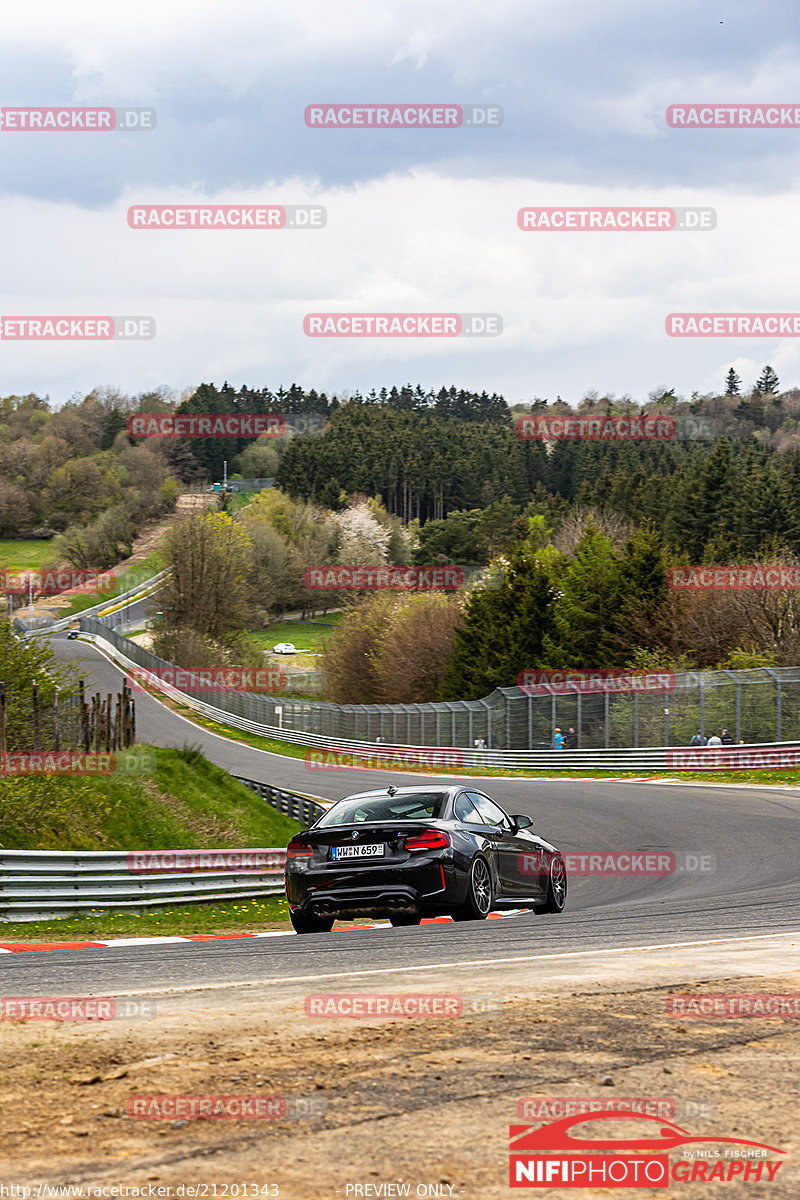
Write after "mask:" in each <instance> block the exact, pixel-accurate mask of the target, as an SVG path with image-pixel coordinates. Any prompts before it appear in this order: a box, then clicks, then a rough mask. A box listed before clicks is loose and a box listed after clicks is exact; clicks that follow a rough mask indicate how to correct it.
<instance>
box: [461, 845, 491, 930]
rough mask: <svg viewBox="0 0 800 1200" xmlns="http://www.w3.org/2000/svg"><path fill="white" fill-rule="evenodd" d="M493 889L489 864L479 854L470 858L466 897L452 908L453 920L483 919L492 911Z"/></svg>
mask: <svg viewBox="0 0 800 1200" xmlns="http://www.w3.org/2000/svg"><path fill="white" fill-rule="evenodd" d="M493 899H494V889H493V888H492V874H491V871H490V870H489V864H488V863H487V861H486V859H485V858H483V857H482V856H481V855H480V854H477V855H476V856H475V858H473V860H472V865H471V866H470V869H469V883H468V884H467V898H466V900H465V901H464V903H463V904H461V905H459V907H458V908H456V909H454V910H453V920H454V921H485V920H486V918H487V917H488V915H489V913H490V912H491V911H492V901H493Z"/></svg>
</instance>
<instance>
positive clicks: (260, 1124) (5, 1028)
mask: <svg viewBox="0 0 800 1200" xmlns="http://www.w3.org/2000/svg"><path fill="white" fill-rule="evenodd" d="M361 982H362V985H361V986H357V987H351V988H350V989H349V990H350V991H358V992H359V993H365V992H367V991H368V990H369V989H368V988H367V987H364V986H363V981H361ZM404 983H405V984H407V983H408V981H404ZM487 984H488V986H486V985H487ZM501 986H502V987H503V989H504V990H503V994H502V995H501V994H500V988H501ZM412 987H414V988H415V989H416V990H417V991H421V990H423V989H421V988H419V987H418V986H417V985H416V984H414V983H412V984H411V986H410V987H408V986H404V987H398V982H397V979H396V977H395V979H394V981H393V983H392V984H391V986H389V987H387V986H384V985H383V983H382V984H381V985H380V986H379V987H376V988H373V989H372V990H373V991H376V992H380V994H381V995H385V994H387V993H389V992H392V993H398V992H401V991H403V992H408V991H410V990H411V988H412ZM456 989H457V990H456ZM4 990H5V989H4ZM336 990H337V992H342V991H344V990H345V989H344V988H343V987H341V986H340V985H339V984H337V987H336ZM424 990H425V991H426V992H427V991H430V990H431V989H430V988H429V987H427V986H426V988H425V989H424ZM436 990H437V992H438V993H447V994H450V995H457V996H458V998H459V999H460V1001H461V1005H462V1012H461V1015H459V1016H457V1017H455V1018H454V1019H449V1018H435V1017H426V1018H424V1019H423V1018H419V1019H408V1018H399V1019H391V1018H388V1019H387V1018H383V1019H381V1018H377V1017H374V1016H373V1017H368V1018H364V1019H359V1020H355V1019H337V1018H331V1017H315V1016H309V1015H306V1004H305V996H306V995H307V994H308V991H309V988H308V985H304V986H299V987H298V986H295V987H294V989H293V990H291V991H287V990H286V989H284V990H283V991H280V990H276V991H271V990H269V989H267V990H266V992H265V991H263V990H262V991H261V993H260V994H258V993H257V992H256V991H255V989H252V988H242V989H235V988H234V989H231V990H230V991H228V992H227V993H226V992H225V991H219V990H217V991H214V992H213V993H209V994H206V993H202V992H201V993H198V992H190V993H189V994H187V995H180V994H167V995H165V996H163V997H157V998H156V1003H157V1010H158V1011H157V1014H156V1015H155V1016H151V1017H150V1018H149V1019H145V1018H128V1019H122V1018H121V1019H117V1020H113V1021H104V1022H102V1023H98V1022H93V1023H91V1024H90V1023H74V1022H72V1023H64V1022H59V1023H55V1022H52V1021H48V1022H45V1021H32V1020H31V1021H24V1022H23V1021H13V1022H12V1021H8V1020H5V1021H2V1022H0V1101H2V1105H1V1106H0V1145H1V1146H2V1149H1V1150H0V1180H1V1181H2V1182H3V1183H5V1184H9V1183H14V1184H17V1185H23V1186H32V1187H34V1191H33V1192H32V1193H31V1195H32V1196H33V1197H36V1195H37V1193H36V1191H35V1186H36V1185H37V1184H38V1183H40V1182H42V1181H46V1182H47V1183H49V1184H54V1185H55V1184H60V1185H63V1184H73V1185H79V1186H80V1190H75V1191H73V1192H72V1193H71V1194H72V1195H73V1196H76V1197H77V1196H80V1195H83V1196H86V1197H89V1196H91V1195H92V1192H91V1191H90V1190H89V1189H90V1187H95V1188H96V1187H100V1186H103V1185H106V1186H107V1187H111V1186H114V1185H126V1186H128V1187H139V1188H146V1189H153V1190H152V1191H151V1193H149V1194H152V1195H159V1194H160V1195H161V1196H162V1197H181V1196H186V1195H192V1194H194V1195H198V1196H203V1195H207V1196H224V1197H228V1196H235V1195H239V1196H245V1195H249V1196H255V1195H263V1196H267V1195H278V1196H280V1197H282V1198H284V1200H287V1198H291V1200H329V1198H333V1197H342V1198H346V1197H349V1196H352V1197H354V1198H355V1197H376V1196H397V1195H404V1194H405V1195H409V1196H426V1197H432V1196H436V1197H439V1196H447V1197H449V1196H458V1197H474V1198H475V1200H494V1198H496V1197H508V1196H509V1195H514V1194H519V1192H518V1191H517V1190H516V1189H514V1190H513V1191H512V1190H511V1189H510V1188H509V1183H508V1138H509V1125H510V1124H533V1125H542V1124H544V1123H546V1121H547V1120H554V1119H556V1117H558V1116H560V1115H563V1114H562V1112H561V1109H560V1108H559V1106H558V1098H565V1097H572V1098H576V1099H577V1098H584V1099H586V1100H587V1101H588V1100H592V1101H593V1102H595V1103H596V1102H597V1101H598V1100H599V1101H601V1102H603V1103H606V1104H610V1105H613V1104H615V1103H617V1102H619V1103H620V1104H622V1102H623V1100H626V1099H631V1098H634V1099H638V1100H643V1099H644V1098H650V1100H649V1111H650V1112H651V1113H652V1112H655V1113H656V1114H657V1115H661V1116H666V1117H668V1119H669V1120H671V1121H673V1122H674V1123H676V1124H677V1125H679V1126H681V1127H682V1128H684V1129H687V1130H689V1131H690V1132H691V1133H692V1134H693V1135H694V1136H711V1135H716V1136H718V1137H734V1138H736V1137H738V1138H745V1139H749V1140H752V1141H757V1142H765V1143H768V1144H769V1145H771V1146H776V1147H779V1148H781V1149H782V1150H784V1151H786V1154H785V1155H784V1156H776V1155H773V1156H772V1158H773V1160H777V1159H778V1158H779V1157H780V1160H781V1166H780V1168H779V1169H778V1171H777V1173H776V1175H775V1178H774V1180H773V1182H771V1183H770V1184H767V1183H766V1182H763V1181H762V1182H760V1183H755V1182H753V1181H749V1182H748V1183H747V1184H745V1183H744V1182H742V1181H741V1180H737V1181H736V1182H734V1184H733V1185H729V1184H728V1183H723V1182H710V1181H706V1182H700V1181H695V1182H694V1183H691V1182H686V1183H683V1182H671V1183H670V1186H669V1189H668V1193H667V1194H669V1195H671V1196H680V1197H683V1196H708V1197H716V1196H722V1195H731V1194H732V1193H733V1191H734V1189H735V1193H736V1194H739V1193H741V1192H742V1190H743V1189H744V1190H745V1191H746V1192H752V1194H753V1195H762V1194H765V1192H764V1189H765V1188H767V1189H768V1190H767V1191H766V1194H767V1195H769V1196H770V1197H776V1198H781V1200H784V1198H786V1200H789V1198H790V1197H791V1198H792V1200H794V1198H795V1197H796V1196H797V1195H798V1194H800V1172H799V1171H798V1155H799V1154H800V1146H798V1121H797V1117H798V1112H800V1098H799V1096H798V1092H799V1089H800V1083H799V1082H798V1070H797V1068H798V1063H799V1062H800V1022H798V1021H797V1020H790V1019H763V1018H762V1019H756V1020H743V1019H738V1020H723V1019H712V1020H705V1019H704V1020H687V1019H678V1018H675V1017H673V1016H670V1015H668V1013H667V1011H666V1008H667V1006H666V1000H667V997H668V996H669V995H670V994H672V993H675V992H682V993H685V992H696V993H698V994H700V993H708V992H714V993H742V992H746V993H756V992H759V993H760V992H764V993H797V992H799V991H800V972H793V973H790V974H781V975H769V976H753V975H749V976H748V977H747V978H746V979H743V978H741V977H730V978H727V979H726V978H714V979H713V981H712V982H711V983H709V982H708V981H706V982H705V983H701V982H699V981H698V979H697V976H696V975H695V977H694V978H683V977H681V975H680V974H679V973H678V972H676V974H675V977H674V978H673V980H672V981H671V982H670V983H669V984H668V985H664V984H663V983H661V984H659V985H657V986H653V985H652V983H647V981H646V980H642V979H631V980H630V981H629V982H628V983H626V984H624V985H622V986H620V985H619V984H617V985H614V984H613V983H609V982H607V981H601V982H599V983H592V984H590V985H588V986H584V987H583V988H579V987H577V986H574V985H573V987H572V988H569V986H568V985H566V984H564V983H562V984H555V985H552V986H551V985H550V984H549V983H548V984H547V986H546V987H541V988H540V987H536V986H535V984H530V985H529V986H528V987H527V988H525V989H522V990H520V989H519V988H518V987H517V988H516V991H512V990H509V989H508V987H506V986H505V985H504V981H503V979H502V973H499V974H498V975H497V976H495V975H494V974H493V976H492V977H491V978H490V979H488V980H484V981H483V985H482V986H481V987H480V988H475V987H474V986H470V987H468V988H466V987H464V985H463V980H460V981H455V985H454V986H450V987H439V988H437V989H436ZM17 994H19V991H17ZM131 1002H132V1001H131V1000H130V999H129V1000H128V1003H131ZM136 1002H137V1003H138V1004H142V1003H146V998H144V999H143V998H142V997H137V998H136ZM174 1094H181V1095H192V1096H220V1095H224V1096H237V1097H242V1096H257V1097H259V1098H261V1099H262V1107H263V1108H264V1109H265V1110H268V1109H269V1107H270V1106H269V1104H268V1103H267V1102H266V1101H265V1100H264V1099H263V1098H264V1097H266V1098H268V1099H269V1098H270V1097H281V1098H283V1100H284V1101H285V1112H282V1115H276V1116H274V1117H271V1118H267V1119H211V1120H209V1119H203V1120H197V1119H188V1120H187V1119H182V1118H180V1117H174V1116H173V1115H172V1114H171V1112H170V1115H168V1116H167V1117H158V1118H152V1117H151V1118H137V1117H135V1116H131V1115H129V1105H130V1104H132V1103H133V1098H134V1097H142V1096H164V1095H174ZM526 1098H527V1101H528V1108H527V1109H524V1108H523V1109H522V1110H520V1107H519V1106H520V1102H523V1104H524V1103H525V1101H526ZM161 1103H162V1102H159V1104H161ZM140 1104H141V1101H140ZM654 1104H657V1105H659V1107H658V1108H656V1109H653V1105H654ZM531 1105H534V1106H535V1107H534V1108H533V1109H532V1108H531V1107H530V1106H531ZM276 1106H277V1108H282V1105H281V1104H280V1103H278V1102H273V1110H274V1109H275V1108H276ZM645 1111H647V1109H645ZM534 1112H535V1113H538V1114H539V1115H538V1116H534V1115H533V1114H534ZM545 1113H547V1114H549V1115H548V1116H545V1115H543V1114H545ZM612 1124H613V1126H614V1128H613V1131H612V1130H611V1125H612ZM629 1125H630V1128H629ZM609 1132H613V1135H614V1136H619V1135H620V1133H622V1134H623V1135H624V1134H628V1135H636V1136H641V1130H640V1129H639V1128H635V1127H634V1126H633V1123H632V1122H631V1123H629V1122H627V1121H625V1122H621V1121H615V1122H613V1123H612V1122H610V1121H609V1122H604V1123H603V1125H602V1126H600V1127H597V1128H595V1129H594V1130H593V1131H592V1132H591V1134H590V1136H605V1135H607V1134H608V1133H609ZM681 1153H683V1152H682V1151H677V1150H674V1151H673V1152H672V1161H673V1162H675V1161H677V1157H678V1156H679V1155H680V1154H681ZM705 1166H706V1164H705V1163H704V1164H703V1166H702V1168H701V1170H705ZM709 1169H710V1168H709ZM245 1184H246V1185H247V1189H245V1188H244V1185H245ZM181 1185H182V1186H183V1191H180V1190H179V1189H180V1187H181ZM191 1185H200V1189H199V1190H197V1191H195V1192H194V1193H192V1192H190V1191H189V1190H187V1189H189V1187H190V1186H191ZM388 1185H393V1188H395V1189H396V1188H398V1187H399V1188H400V1189H401V1190H393V1188H392V1187H388ZM237 1186H238V1188H239V1190H238V1192H237V1191H236V1190H235V1188H236V1187H237ZM406 1186H407V1187H408V1191H403V1190H402V1189H403V1188H404V1187H406ZM203 1187H205V1191H203V1190H202V1189H203ZM276 1187H277V1191H276V1190H275V1188H276ZM158 1188H164V1189H166V1188H170V1189H171V1190H170V1191H167V1190H163V1191H161V1192H160V1193H159V1192H158V1190H157V1189H158ZM565 1191H566V1189H547V1188H541V1187H540V1188H538V1189H537V1194H539V1195H547V1196H563V1195H564V1194H565ZM2 1194H3V1195H8V1194H9V1193H5V1192H4V1193H2ZM20 1194H21V1193H20ZM94 1194H95V1195H98V1194H99V1193H97V1192H95V1193H94ZM105 1194H106V1195H109V1194H111V1193H109V1192H108V1191H106V1193H105ZM128 1194H129V1195H131V1194H134V1195H135V1194H136V1193H131V1192H129V1193H128ZM144 1194H148V1193H147V1192H146V1193H144ZM579 1194H582V1195H584V1196H587V1197H589V1196H595V1195H606V1196H607V1195H610V1194H611V1193H610V1192H609V1191H608V1190H605V1191H597V1190H595V1189H583V1190H582V1192H581V1193H579ZM626 1194H628V1195H633V1196H636V1195H639V1194H640V1189H633V1190H626ZM650 1194H658V1193H657V1192H656V1193H650ZM662 1194H663V1193H662ZM39 1195H40V1196H42V1197H44V1196H46V1195H48V1193H47V1192H40V1193H39Z"/></svg>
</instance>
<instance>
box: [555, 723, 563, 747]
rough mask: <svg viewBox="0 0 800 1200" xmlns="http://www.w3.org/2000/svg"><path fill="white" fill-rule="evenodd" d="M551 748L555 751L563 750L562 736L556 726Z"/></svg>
mask: <svg viewBox="0 0 800 1200" xmlns="http://www.w3.org/2000/svg"><path fill="white" fill-rule="evenodd" d="M553 748H554V749H555V750H563V749H564V735H563V733H562V732H561V730H560V729H559V728H558V726H556V729H555V737H554V738H553Z"/></svg>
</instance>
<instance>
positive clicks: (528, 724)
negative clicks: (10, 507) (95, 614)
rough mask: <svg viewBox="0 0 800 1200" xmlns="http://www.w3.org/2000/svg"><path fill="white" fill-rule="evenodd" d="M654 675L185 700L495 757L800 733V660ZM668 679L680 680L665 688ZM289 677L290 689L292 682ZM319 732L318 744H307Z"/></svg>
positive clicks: (125, 644) (294, 728) (238, 720)
mask: <svg viewBox="0 0 800 1200" xmlns="http://www.w3.org/2000/svg"><path fill="white" fill-rule="evenodd" d="M81 629H82V630H83V631H84V632H86V633H91V634H93V635H94V636H95V638H98V639H100V640H101V641H102V642H103V643H104V644H105V646H106V648H107V649H108V652H109V653H110V654H111V655H112V657H113V656H114V651H119V653H120V654H121V655H123V656H124V661H125V662H126V663H127V664H128V665H129V666H130V665H131V664H135V665H136V666H138V667H143V668H144V669H145V670H147V671H150V672H152V673H153V674H156V675H158V674H160V673H164V672H165V671H166V672H167V674H168V675H169V674H170V673H172V672H173V671H174V670H175V666H174V664H173V663H169V662H166V661H165V660H164V659H161V658H158V657H157V656H156V655H155V654H153V653H152V652H151V651H150V650H147V649H146V648H145V647H144V646H139V645H137V644H136V643H135V642H131V641H128V640H126V639H125V638H122V637H119V636H118V635H117V634H116V633H115V631H114V630H112V629H109V628H108V627H107V623H106V621H105V620H102V619H101V620H97V621H95V620H91V619H84V620H82V621H81ZM112 648H113V649H112ZM118 661H120V662H121V661H123V660H122V659H119V660H118ZM650 678H651V679H653V680H654V682H655V683H656V684H658V686H656V687H652V688H650V687H648V688H647V689H641V688H631V689H628V690H627V691H626V690H624V689H620V690H619V691H618V692H613V691H609V690H605V691H603V690H600V691H594V692H592V691H586V692H583V691H582V690H581V689H580V688H577V687H572V688H570V686H568V685H564V686H554V687H550V686H549V685H541V686H540V687H539V689H538V690H536V691H531V690H530V689H527V690H526V689H525V688H520V687H498V688H495V690H494V691H493V692H491V693H490V694H489V695H488V696H485V697H484V698H483V699H482V700H449V701H431V702H430V703H425V704H422V703H420V704H338V703H333V702H330V701H322V700H313V699H299V698H296V697H292V696H291V695H288V696H286V695H280V694H276V695H263V694H257V693H254V692H245V691H216V692H214V691H203V693H202V696H200V695H198V693H197V692H191V691H185V692H183V691H182V692H180V693H177V692H176V693H175V696H176V698H182V701H183V702H184V703H186V704H187V705H189V706H190V707H195V708H196V710H197V711H198V712H202V711H204V710H203V708H202V707H200V703H203V704H206V708H207V709H208V710H209V715H213V716H214V719H215V720H221V721H223V722H224V723H226V724H228V725H233V726H235V727H236V728H239V729H247V730H252V731H254V732H256V733H259V732H262V731H269V733H268V734H267V736H274V737H278V738H280V739H282V740H283V741H288V742H296V743H298V744H299V745H322V744H326V743H327V744H329V745H343V746H347V745H388V746H430V747H438V748H441V749H444V750H448V749H449V748H451V747H453V746H457V747H462V748H463V750H464V752H465V753H466V752H468V751H472V750H473V749H474V748H475V747H476V744H477V745H480V744H483V745H485V746H486V747H487V748H488V749H489V751H490V753H494V752H500V751H502V752H508V753H512V752H513V753H517V752H523V751H539V750H541V751H546V750H547V749H548V748H549V747H551V746H552V745H553V741H554V737H555V732H556V729H557V728H559V727H560V728H561V729H562V731H563V732H564V733H567V732H568V730H569V728H570V726H572V727H573V728H574V729H575V730H576V731H578V732H579V735H580V743H579V744H580V745H581V747H582V748H583V749H585V750H590V749H591V750H592V751H596V750H610V749H612V748H617V749H622V750H626V749H628V748H635V749H647V748H652V749H658V748H659V747H664V746H682V745H683V746H685V745H687V744H688V743H689V740H690V739H691V738H692V737H693V736H694V734H695V733H697V732H698V730H701V731H702V732H704V733H705V734H706V736H710V735H711V733H713V732H715V733H717V734H720V735H721V733H722V731H723V729H727V730H728V731H729V732H730V735H731V737H732V738H733V739H734V742H736V743H739V742H746V743H747V744H748V745H753V744H761V743H764V744H770V745H771V744H773V743H777V742H783V741H788V740H790V739H791V738H792V737H793V736H794V735H795V734H799V733H800V667H763V668H752V669H747V670H737V671H729V670H725V671H680V672H676V673H675V674H672V673H668V674H667V675H665V676H659V675H654V676H651V677H650ZM662 678H663V679H667V680H668V681H669V683H668V684H660V683H659V680H660V679H662ZM288 684H289V690H291V685H292V680H291V679H289V680H288ZM542 689H543V690H542ZM166 690H167V689H166V688H165V691H166ZM195 700H197V701H200V703H198V704H195V703H194V701H195ZM212 709H213V710H214V712H213V714H212V713H211V711H210V710H212ZM220 714H222V715H220ZM312 734H313V735H317V741H316V742H315V741H310V740H305V736H304V735H312ZM298 735H299V736H298Z"/></svg>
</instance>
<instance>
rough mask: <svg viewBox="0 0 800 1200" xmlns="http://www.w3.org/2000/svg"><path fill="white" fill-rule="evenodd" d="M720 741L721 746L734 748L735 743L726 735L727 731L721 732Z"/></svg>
mask: <svg viewBox="0 0 800 1200" xmlns="http://www.w3.org/2000/svg"><path fill="white" fill-rule="evenodd" d="M721 740H722V744H723V746H735V745H736V743H735V742H734V740H733V738H732V737H731V735H730V734H729V733H728V731H727V729H723V731H722V739H721Z"/></svg>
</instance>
